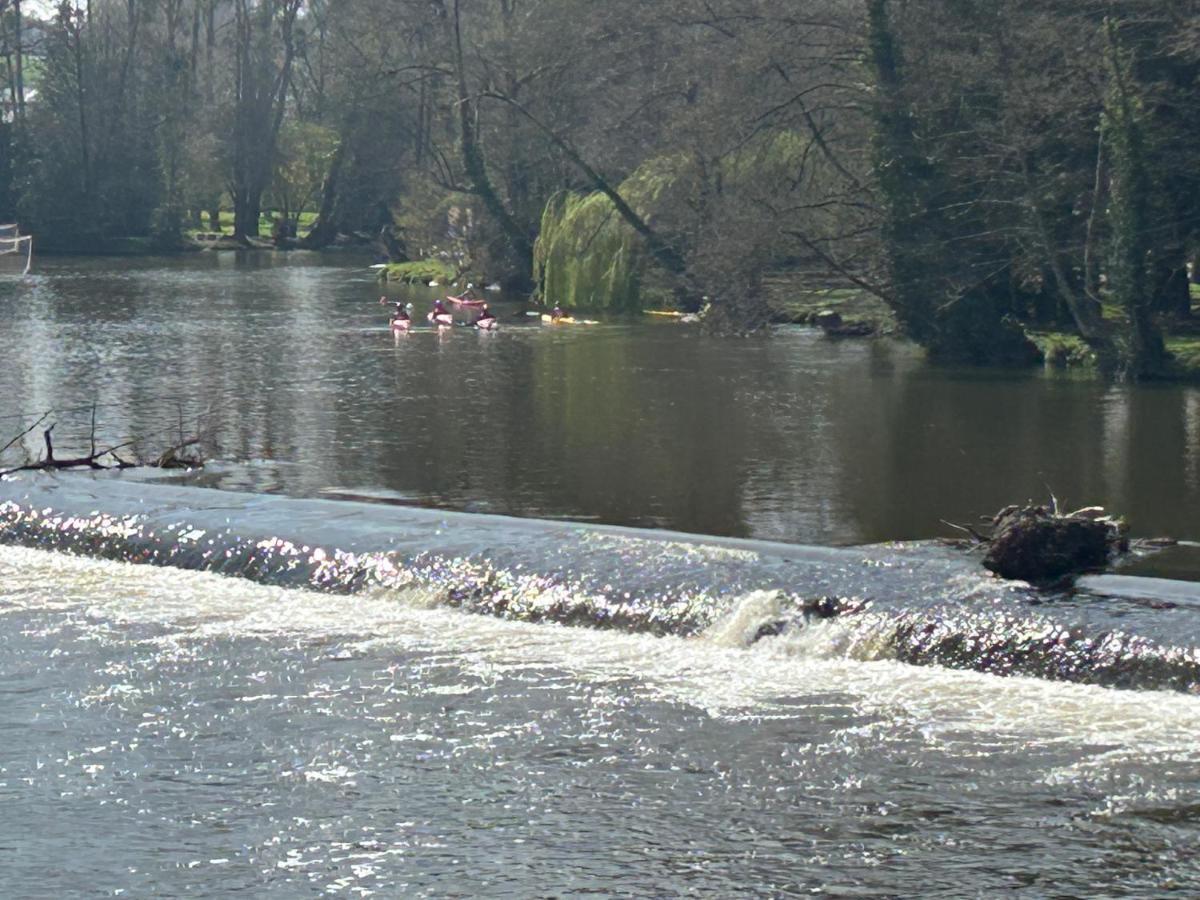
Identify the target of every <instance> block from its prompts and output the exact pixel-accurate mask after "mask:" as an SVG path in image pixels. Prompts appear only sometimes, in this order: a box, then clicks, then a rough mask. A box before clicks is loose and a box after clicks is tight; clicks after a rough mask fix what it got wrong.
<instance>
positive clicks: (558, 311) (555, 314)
mask: <svg viewBox="0 0 1200 900" xmlns="http://www.w3.org/2000/svg"><path fill="white" fill-rule="evenodd" d="M566 316H567V313H566V311H565V310H564V309H563V308H562V307H561V306H559V305H558V304H555V306H554V309H552V310H550V319H551V320H552V321H554V322H557V321H558V320H559V319H564V318H566Z"/></svg>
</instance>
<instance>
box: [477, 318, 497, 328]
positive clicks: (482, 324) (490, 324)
mask: <svg viewBox="0 0 1200 900" xmlns="http://www.w3.org/2000/svg"><path fill="white" fill-rule="evenodd" d="M475 327H476V328H478V329H479V330H480V331H497V330H499V328H500V320H499V319H497V318H496V317H495V316H489V317H488V318H486V319H479V320H477V321H476V322H475Z"/></svg>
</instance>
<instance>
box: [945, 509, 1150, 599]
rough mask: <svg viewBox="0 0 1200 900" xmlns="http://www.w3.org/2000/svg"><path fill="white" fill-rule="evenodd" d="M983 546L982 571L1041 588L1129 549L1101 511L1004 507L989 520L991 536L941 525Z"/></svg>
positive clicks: (1118, 527) (1120, 524)
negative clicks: (1064, 511)
mask: <svg viewBox="0 0 1200 900" xmlns="http://www.w3.org/2000/svg"><path fill="white" fill-rule="evenodd" d="M942 521H943V523H944V524H946V525H949V526H950V527H951V528H955V529H958V530H959V531H963V532H965V533H966V534H968V535H970V536H971V538H972V540H973V541H974V542H975V543H976V544H980V545H984V546H986V548H987V550H986V553H985V554H984V557H983V564H984V566H985V567H986V568H987V569H989V570H990V571H992V572H995V573H996V574H997V575H999V576H1001V577H1002V578H1012V579H1019V580H1021V581H1029V582H1032V583H1035V584H1047V583H1052V582H1055V581H1059V580H1061V579H1064V578H1069V577H1071V576H1074V575H1078V574H1080V573H1082V572H1088V571H1093V570H1095V569H1100V568H1103V567H1104V566H1105V565H1106V564H1107V563H1108V561H1109V559H1110V558H1111V557H1112V555H1114V554H1116V553H1124V552H1127V551H1128V550H1129V539H1128V536H1127V530H1128V529H1127V526H1126V524H1125V521H1124V520H1123V519H1121V518H1119V517H1114V516H1110V515H1108V514H1107V513H1106V512H1105V511H1104V509H1103V508H1102V507H1099V506H1087V507H1084V508H1082V509H1077V510H1075V511H1074V512H1070V513H1062V512H1060V511H1059V508H1058V500H1057V499H1056V498H1054V497H1053V495H1051V505H1050V506H1024V507H1022V506H1007V507H1005V508H1004V509H1002V510H1000V512H998V513H996V515H995V516H993V517H992V519H991V533H990V534H983V533H981V532H980V531H978V530H977V529H975V528H973V527H972V526H970V525H958V524H955V523H953V522H946V521H945V520H944V519H943V520H942Z"/></svg>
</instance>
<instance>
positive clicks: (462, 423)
mask: <svg viewBox="0 0 1200 900" xmlns="http://www.w3.org/2000/svg"><path fill="white" fill-rule="evenodd" d="M359 262H361V261H358V260H352V259H348V258H346V257H334V258H329V257H324V258H323V257H320V256H317V255H314V254H292V255H285V254H279V255H273V254H262V255H258V256H244V257H240V256H236V255H233V254H224V255H217V254H204V255H197V256H194V257H189V258H185V259H173V260H133V261H121V262H114V261H105V260H72V259H64V260H49V261H47V263H46V265H45V267H44V272H43V274H42V275H41V276H40V277H39V278H37V279H35V280H33V281H32V282H11V281H10V282H4V283H2V284H0V354H3V358H4V359H5V360H6V364H5V365H4V367H3V368H2V369H0V415H11V414H14V413H17V412H30V413H36V412H40V411H41V410H43V409H45V408H49V407H51V406H55V405H58V406H62V405H64V404H66V405H72V406H78V405H84V406H86V405H87V404H90V403H91V402H93V401H95V402H97V403H99V404H101V405H102V407H101V417H100V418H101V421H100V431H101V433H102V437H107V438H110V439H113V440H118V439H122V438H124V437H126V436H127V435H129V434H133V433H138V434H146V433H151V432H156V431H164V430H169V429H176V430H177V429H178V427H179V426H178V422H179V419H180V417H181V415H182V416H183V417H184V418H185V419H186V418H190V417H194V416H197V415H199V414H201V413H203V412H204V411H205V410H211V421H212V423H213V425H214V433H215V435H216V437H217V438H218V440H219V443H220V446H221V448H222V455H224V456H226V457H228V458H231V459H240V460H271V461H274V463H276V465H273V466H270V467H263V466H259V467H255V468H254V469H252V470H243V471H241V472H240V473H238V474H237V475H236V476H230V475H224V476H222V479H223V483H226V484H228V483H230V479H231V478H234V479H235V480H237V481H239V482H240V483H241V485H242V486H249V487H256V488H259V489H269V490H284V491H289V492H294V493H299V494H318V493H321V492H324V491H329V490H330V489H338V490H340V491H347V490H349V491H352V492H354V491H361V492H366V493H372V494H383V495H386V496H393V497H397V498H401V499H405V500H407V501H409V502H414V503H422V504H431V505H440V506H447V507H452V508H462V509H472V510H484V511H490V512H501V513H514V514H518V515H531V516H556V517H557V516H563V517H572V518H578V519H582V520H599V521H604V522H612V523H622V524H636V525H652V526H665V527H670V528H676V529H680V530H686V531H697V532H706V533H713V534H726V535H739V536H757V537H766V538H773V539H781V540H786V541H794V542H810V543H837V544H848V543H857V542H867V541H879V540H887V539H893V538H908V537H925V536H931V535H936V534H942V533H945V531H946V528H945V526H944V525H942V524H941V522H940V521H939V520H941V519H951V520H974V519H975V518H976V517H978V516H980V515H983V514H988V513H991V512H993V511H994V510H996V509H997V508H999V507H1001V506H1003V505H1005V504H1007V503H1010V502H1014V501H1023V500H1025V499H1036V500H1042V499H1045V498H1047V497H1048V495H1049V493H1050V492H1051V491H1053V493H1054V494H1056V495H1057V496H1058V497H1059V498H1061V499H1062V500H1063V502H1064V503H1066V504H1069V505H1083V504H1085V503H1088V504H1090V503H1100V504H1104V505H1108V506H1110V507H1112V508H1114V509H1118V510H1121V511H1123V512H1125V513H1126V514H1127V515H1128V516H1129V518H1130V519H1131V521H1132V522H1133V526H1134V529H1135V532H1137V533H1140V534H1155V533H1170V534H1174V535H1177V536H1182V537H1189V536H1191V537H1200V522H1198V521H1197V518H1196V514H1195V513H1194V512H1193V510H1195V509H1196V508H1197V501H1200V477H1198V475H1197V462H1196V460H1197V458H1198V455H1200V426H1198V425H1197V424H1196V423H1197V421H1200V411H1198V410H1200V393H1198V392H1197V390H1196V389H1195V388H1190V387H1179V386H1172V387H1150V388H1129V387H1116V388H1113V387H1107V386H1104V385H1100V384H1096V383H1093V382H1090V381H1086V380H1071V379H1055V378H1045V377H1042V376H1040V375H1037V374H1024V375H1012V374H988V373H978V372H956V371H947V370H931V369H929V368H927V367H925V366H924V365H923V364H922V363H921V361H920V360H919V358H918V357H917V356H916V355H915V354H914V353H913V352H912V350H911V349H909V348H907V347H904V346H901V345H896V344H891V343H887V342H853V341H851V342H842V343H836V342H830V341H827V340H825V339H823V338H821V337H819V336H817V335H815V334H813V333H811V332H807V331H805V330H801V329H797V330H785V331H782V332H778V333H776V334H774V335H773V336H771V337H769V338H756V339H750V340H715V339H709V338H706V337H703V336H701V335H699V334H696V333H694V332H691V331H688V330H686V329H685V328H683V327H681V326H677V325H675V324H674V323H650V324H645V325H642V324H628V323H625V324H622V323H609V324H605V325H601V326H597V327H594V328H575V329H571V328H554V329H551V328H545V327H542V326H540V325H538V324H536V323H531V322H529V321H528V320H527V319H522V320H518V319H516V318H514V314H515V313H517V312H518V308H517V307H516V306H515V305H512V304H504V303H501V304H500V307H499V309H500V313H501V318H502V321H503V326H504V327H503V329H502V330H501V332H500V333H498V334H494V335H479V334H476V333H475V332H473V331H469V330H467V329H455V330H453V331H451V332H449V333H445V334H441V335H439V334H436V333H433V332H418V333H414V334H412V335H409V336H408V337H406V338H403V339H401V340H399V341H393V340H392V337H391V335H390V333H389V331H388V329H387V327H386V318H385V314H384V313H383V312H382V311H381V308H380V307H379V305H378V303H377V302H376V300H377V298H378V296H379V288H378V285H377V284H376V283H375V282H374V280H373V278H372V273H371V272H370V270H368V269H366V268H365V266H360V265H359ZM431 295H432V292H431V291H418V292H414V293H412V294H410V295H409V296H412V297H413V299H414V302H415V303H416V305H417V313H418V317H419V316H420V314H421V313H422V312H423V310H424V309H425V308H426V306H427V304H428V301H429V299H430V296H431ZM0 421H11V420H0ZM56 435H58V436H59V438H60V441H64V442H67V443H69V442H71V441H72V440H74V441H80V440H83V439H84V437H85V436H86V422H85V421H83V420H68V419H67V418H66V417H64V418H63V419H62V420H61V421H60V426H59V429H58V430H57V431H56Z"/></svg>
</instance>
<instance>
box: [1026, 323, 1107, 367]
mask: <svg viewBox="0 0 1200 900" xmlns="http://www.w3.org/2000/svg"><path fill="white" fill-rule="evenodd" d="M1026 335H1027V336H1028V337H1029V339H1030V340H1031V341H1033V343H1034V344H1035V345H1036V346H1037V348H1038V349H1039V350H1040V351H1042V358H1043V359H1044V360H1045V361H1046V365H1048V366H1052V367H1053V368H1056V369H1066V368H1079V367H1085V366H1092V365H1095V362H1096V355H1095V354H1094V353H1093V352H1092V349H1091V347H1089V346H1088V345H1087V342H1086V341H1085V340H1084V339H1083V338H1081V337H1080V336H1079V335H1077V334H1074V333H1072V332H1069V331H1027V332H1026Z"/></svg>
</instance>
